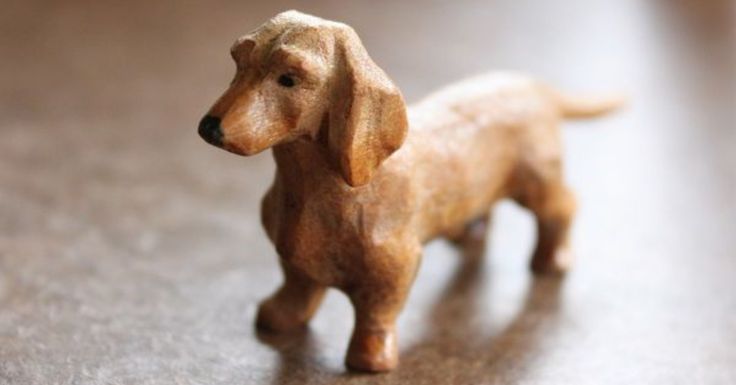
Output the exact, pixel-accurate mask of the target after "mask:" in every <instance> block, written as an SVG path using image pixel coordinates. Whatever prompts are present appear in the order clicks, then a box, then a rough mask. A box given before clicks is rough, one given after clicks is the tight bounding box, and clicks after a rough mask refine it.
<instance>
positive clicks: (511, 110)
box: [199, 11, 621, 371]
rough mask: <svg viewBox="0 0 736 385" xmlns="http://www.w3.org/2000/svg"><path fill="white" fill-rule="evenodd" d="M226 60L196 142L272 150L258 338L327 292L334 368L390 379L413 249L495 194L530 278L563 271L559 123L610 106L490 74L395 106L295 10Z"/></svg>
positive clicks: (475, 214) (248, 151) (336, 26)
mask: <svg viewBox="0 0 736 385" xmlns="http://www.w3.org/2000/svg"><path fill="white" fill-rule="evenodd" d="M231 53H232V57H233V59H234V60H235V63H236V64H237V72H236V74H235V78H234V79H233V81H232V83H231V84H230V87H229V88H228V89H227V91H225V93H224V94H223V95H222V96H221V97H220V98H219V99H218V100H217V102H216V103H215V104H214V106H213V107H212V108H211V109H210V110H209V112H208V113H207V115H206V116H205V117H204V118H203V119H202V120H201V122H200V124H199V134H200V136H201V137H202V138H203V139H204V140H205V141H207V142H208V143H210V144H213V145H215V146H217V147H221V148H223V149H225V150H227V151H230V152H233V153H236V154H239V155H253V154H256V153H259V152H261V151H263V150H266V149H268V148H273V156H274V159H275V161H276V166H277V167H276V176H275V180H274V182H273V185H272V186H271V188H270V189H269V190H268V192H267V193H266V195H265V197H264V198H263V202H262V206H261V217H262V222H263V226H264V228H265V229H266V233H267V234H268V237H269V238H270V239H271V241H272V242H273V244H274V245H275V247H276V251H277V252H278V255H279V258H280V264H281V267H282V269H283V273H284V283H283V284H282V285H281V287H280V288H279V289H278V290H276V292H275V293H274V294H273V295H272V296H271V297H269V298H268V299H266V300H265V301H264V302H262V303H261V305H260V307H259V310H258V316H257V325H258V327H259V328H261V329H265V330H270V331H275V332H281V331H286V330H290V329H294V328H298V327H300V326H303V325H305V324H306V323H307V322H308V321H309V319H310V318H311V317H312V315H313V314H314V312H315V311H316V310H317V308H318V306H319V305H320V302H321V301H322V298H323V296H324V294H325V290H326V289H327V288H328V287H335V288H338V289H339V290H341V291H343V292H344V293H345V294H346V295H347V296H348V297H349V298H350V301H351V303H352V305H353V306H354V308H355V328H354V331H353V335H352V339H351V341H350V345H349V348H348V352H347V358H346V364H347V365H348V366H349V367H350V368H353V369H357V370H364V371H387V370H391V369H393V368H395V367H396V366H397V364H398V349H397V339H396V338H397V337H396V326H395V323H396V318H397V316H398V315H399V312H400V311H401V309H402V307H403V305H404V301H405V300H406V297H407V294H408V292H409V288H410V287H411V285H412V281H413V280H414V276H415V274H416V272H417V268H418V266H419V261H420V259H421V254H422V244H423V243H425V242H427V241H428V240H430V239H433V238H436V237H447V238H449V239H451V240H462V239H463V238H464V237H465V236H466V235H467V232H468V231H469V225H470V224H471V223H473V222H476V221H478V220H485V219H486V218H487V216H488V215H489V211H490V208H491V206H492V205H493V204H494V203H495V202H496V201H498V200H499V199H501V198H504V197H510V198H512V199H514V200H515V201H516V202H518V203H519V204H521V205H522V206H524V207H526V208H528V209H529V210H531V211H532V212H533V213H534V215H535V216H536V222H537V231H538V240H537V244H536V248H535V250H534V254H533V257H532V262H531V268H532V270H533V271H534V272H536V273H559V272H562V271H564V270H565V269H566V268H567V267H568V266H569V263H570V254H569V252H568V248H567V246H568V240H567V238H568V233H569V229H570V223H571V219H572V216H573V213H574V211H575V199H574V197H573V194H572V193H571V192H570V189H569V188H568V187H567V186H566V185H565V183H564V181H563V175H562V165H561V152H562V151H561V145H560V133H559V128H558V125H559V122H560V120H562V119H563V118H578V117H593V116H598V115H602V114H604V113H607V112H609V111H612V110H614V109H615V108H617V107H618V106H619V105H620V103H621V100H620V99H619V98H615V97H609V98H599V99H576V98H571V97H567V96H563V95H562V94H560V93H558V92H555V91H554V90H552V89H551V88H548V87H546V86H544V85H542V84H540V83H538V82H536V81H534V80H531V79H529V78H527V77H524V76H521V75H517V74H510V73H498V74H488V75H484V76H480V77H476V78H471V79H469V80H465V81H463V82H460V83H456V84H453V85H451V86H449V87H447V88H444V89H442V90H440V91H438V92H436V93H434V94H432V95H430V96H429V97H427V98H425V99H424V100H422V101H420V102H419V103H417V104H415V105H413V106H412V107H411V108H410V109H407V107H406V104H405V103H404V99H403V97H402V95H401V92H400V91H399V89H398V88H397V87H396V85H395V84H394V83H393V82H392V81H391V79H389V77H388V76H386V74H385V73H384V72H383V71H382V70H381V69H380V68H379V67H378V66H377V65H376V64H375V63H374V62H373V61H372V60H371V58H370V57H369V56H368V54H367V53H366V50H365V49H364V48H363V45H362V44H361V41H360V39H359V38H358V36H357V34H356V33H355V31H354V30H353V29H352V28H351V27H349V26H347V25H345V24H341V23H337V22H332V21H327V20H323V19H320V18H317V17H314V16H309V15H306V14H303V13H299V12H296V11H288V12H284V13H281V14H279V15H277V16H276V17H274V18H272V19H271V20H269V21H268V22H267V23H265V24H264V25H262V26H261V27H260V28H258V29H256V30H255V31H253V32H251V33H250V34H248V35H245V36H243V37H241V38H239V39H238V40H237V41H236V42H235V44H234V45H233V46H232V49H231Z"/></svg>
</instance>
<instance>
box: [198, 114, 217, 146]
mask: <svg viewBox="0 0 736 385" xmlns="http://www.w3.org/2000/svg"><path fill="white" fill-rule="evenodd" d="M199 136H201V137H202V139H204V141H205V142H207V143H209V144H211V145H214V146H221V145H222V130H220V118H216V117H214V116H210V115H205V116H204V118H202V120H201V121H200V122H199Z"/></svg>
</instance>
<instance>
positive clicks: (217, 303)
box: [0, 0, 736, 384]
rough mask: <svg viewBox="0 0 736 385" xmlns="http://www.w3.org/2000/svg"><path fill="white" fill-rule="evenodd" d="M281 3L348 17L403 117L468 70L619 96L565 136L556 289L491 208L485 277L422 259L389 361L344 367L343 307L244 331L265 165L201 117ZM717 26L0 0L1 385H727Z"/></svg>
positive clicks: (730, 283)
mask: <svg viewBox="0 0 736 385" xmlns="http://www.w3.org/2000/svg"><path fill="white" fill-rule="evenodd" d="M288 8H298V9H301V10H303V11H306V12H310V13H313V14H317V15H320V16H324V17H327V18H331V19H336V20H342V21H345V22H347V23H349V24H351V25H352V26H353V27H355V29H356V30H357V31H358V33H359V34H360V35H361V36H362V38H363V41H364V43H365V45H366V47H367V49H368V51H369V52H370V53H371V55H372V56H373V58H374V59H375V60H376V62H377V63H378V64H379V65H381V66H382V67H383V68H384V70H385V71H386V72H387V73H388V74H389V75H390V76H392V77H393V79H394V80H395V81H396V83H397V84H398V85H399V87H401V88H402V89H403V91H404V93H405V95H406V96H407V99H408V100H410V101H411V100H416V99H417V98H418V97H420V96H421V95H424V94H425V93H427V92H429V91H431V90H432V89H434V88H436V87H438V86H440V85H443V84H445V83H447V82H450V81H452V80H455V79H457V78H460V77H463V76H466V75H470V74H474V73H478V72H482V71H485V70H487V69H517V70H523V71H526V72H529V73H532V74H534V75H536V76H538V77H540V78H542V79H546V80H547V81H548V82H550V83H552V84H555V85H557V86H558V87H559V88H562V89H566V90H570V91H581V92H582V91H596V90H603V91H605V90H609V89H618V90H624V91H628V92H629V93H630V95H631V97H632V104H631V106H630V107H629V109H628V110H627V111H625V112H624V113H622V114H620V115H618V116H617V117H613V118H608V119H603V120H600V121H598V122H585V123H575V124H569V125H568V127H567V128H566V129H565V144H566V152H567V154H566V157H567V158H566V159H567V164H566V167H567V171H568V178H569V181H570V183H571V185H572V186H573V187H574V188H575V190H576V191H577V193H578V197H579V200H580V211H579V216H578V221H577V223H576V228H575V231H574V234H573V245H574V248H575V250H576V251H577V255H578V260H577V262H576V265H575V266H574V268H573V270H572V272H571V274H570V275H569V276H568V277H567V278H566V279H565V280H563V281H555V280H550V279H546V280H538V281H536V282H535V281H534V280H533V279H532V277H531V275H530V274H529V273H528V271H527V263H528V254H529V252H530V248H531V247H532V244H533V242H532V240H533V236H534V235H533V229H532V221H531V217H530V216H529V214H527V213H526V212H524V211H522V210H520V209H518V208H516V207H515V206H513V205H512V204H503V205H501V206H499V207H498V208H497V209H496V211H495V224H494V230H493V239H492V242H491V243H490V244H489V245H488V247H487V250H486V251H487V252H486V256H485V257H486V258H485V260H483V261H482V262H481V263H480V265H479V266H470V265H463V263H462V261H463V259H462V258H461V256H460V255H459V253H458V252H457V251H456V250H455V249H453V248H451V247H450V246H449V245H448V244H446V243H445V242H444V241H440V242H435V243H432V244H430V245H429V247H427V248H426V249H425V253H424V261H423V264H422V267H421V269H420V272H419V276H418V279H417V282H416V284H415V285H414V287H413V289H412V293H411V296H410V299H409V302H408V305H407V307H406V309H405V311H404V313H403V314H402V316H401V318H400V322H399V331H400V335H401V341H400V350H401V359H402V363H401V367H400V368H399V369H398V370H397V371H395V372H393V373H390V374H386V375H379V376H367V375H352V374H349V373H346V372H345V370H344V368H343V363H342V359H343V354H344V351H345V347H346V344H347V341H348V337H349V333H350V328H351V325H352V318H353V315H352V314H351V311H350V307H349V305H348V303H347V300H346V299H345V298H344V297H343V296H342V295H340V294H338V293H337V292H331V293H330V294H328V297H327V300H326V302H325V304H324V306H323V307H322V308H321V309H320V312H319V313H318V314H317V316H316V318H315V319H314V321H313V322H312V325H311V328H310V329H309V331H307V332H304V333H298V334H296V335H291V336H283V337H273V336H258V335H257V333H255V331H254V329H253V327H252V326H253V317H254V313H255V309H256V304H257V301H258V300H260V299H261V298H263V297H264V296H265V295H267V294H268V293H269V292H270V291H271V290H272V289H273V288H274V287H275V286H276V285H277V284H278V283H279V280H280V273H279V271H278V269H277V263H276V259H275V253H274V251H273V249H272V248H271V246H270V244H269V243H268V241H267V240H266V237H265V235H264V234H263V232H262V230H261V227H260V223H259V221H258V219H257V218H258V202H259V199H260V196H261V195H262V193H263V192H264V191H265V189H266V187H267V185H268V183H269V182H270V179H271V178H272V173H273V163H272V159H271V156H270V154H262V155H259V156H256V157H254V158H240V157H236V156H233V155H231V154H227V153H225V152H222V151H219V150H216V149H214V148H212V147H210V146H207V145H206V144H205V143H204V142H202V141H201V139H199V138H198V137H197V135H196V123H197V121H198V119H199V118H200V117H201V115H202V114H203V113H204V112H205V110H206V109H207V108H208V106H209V104H210V103H211V101H212V100H213V99H214V98H215V97H216V96H217V95H218V94H219V93H220V92H221V90H222V88H223V87H224V86H225V85H226V84H227V82H228V81H229V80H230V76H231V75H232V71H233V67H234V66H233V64H232V63H231V61H230V58H229V55H228V52H227V50H228V48H229V46H230V44H231V43H232V41H233V40H234V38H235V37H237V36H239V35H241V34H243V33H245V32H247V31H248V30H249V29H251V28H253V27H255V26H257V25H259V24H260V23H261V22H263V21H264V20H266V19H267V18H269V17H270V16H272V15H274V14H275V13H277V12H279V11H282V10H284V9H288ZM735 26H736V6H734V3H733V2H730V1H725V0H724V1H718V0H713V1H695V0H693V1H690V2H683V1H633V0H632V1H616V2H614V1H584V0H576V1H554V2H538V1H517V2H453V3H439V2H437V3H426V4H425V3H424V2H422V3H420V2H391V3H390V2H364V3H350V4H343V3H342V2H331V1H315V2H310V3H309V4H308V5H307V4H304V5H300V4H289V3H286V2H281V1H274V2H269V3H267V4H260V5H256V4H248V2H244V1H240V2H226V3H222V4H209V3H208V4H205V3H183V2H163V3H158V4H149V3H148V2H142V1H141V2H138V1H133V2H126V3H120V4H119V5H111V4H107V5H104V4H100V3H99V2H78V3H77V2H64V3H61V2H60V3H58V4H55V5H54V4H42V3H34V2H15V3H9V4H2V12H0V133H2V140H0V384H6V383H7V384H56V383H60V384H67V383H68V384H93V383H121V384H129V383H135V384H154V383H155V384H158V383H165V384H169V383H170V384H250V383H257V384H260V383H263V384H285V383H293V384H303V383H330V384H341V383H375V382H378V383H387V384H393V383H415V384H439V383H453V384H454V383H457V384H481V383H484V384H485V383H487V384H508V383H521V384H530V383H533V384H590V383H596V384H604V383H605V384H621V383H641V384H650V383H672V384H694V383H703V384H733V383H736V280H735V279H734V273H736V237H734V233H735V231H734V230H736V203H735V202H734V201H735V199H734V198H736V155H734V154H735V153H736V152H734V145H736V127H735V126H736V112H735V111H736V30H735V29H734V28H736V27H735Z"/></svg>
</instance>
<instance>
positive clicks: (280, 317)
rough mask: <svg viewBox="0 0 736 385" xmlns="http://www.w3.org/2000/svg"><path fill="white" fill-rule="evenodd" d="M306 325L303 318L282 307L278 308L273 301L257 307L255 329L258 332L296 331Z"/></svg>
mask: <svg viewBox="0 0 736 385" xmlns="http://www.w3.org/2000/svg"><path fill="white" fill-rule="evenodd" d="M305 324H306V321H305V320H304V319H303V317H300V316H299V315H298V314H297V313H295V312H290V311H288V309H286V308H285V307H284V306H280V305H279V304H278V303H277V302H276V301H274V300H273V299H268V300H266V301H263V302H262V303H261V305H260V306H259V307H258V315H257V316H256V327H257V328H258V329H260V330H265V331H271V332H286V331H290V330H294V329H297V328H299V327H302V326H304V325H305Z"/></svg>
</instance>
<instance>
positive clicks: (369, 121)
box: [328, 28, 408, 187]
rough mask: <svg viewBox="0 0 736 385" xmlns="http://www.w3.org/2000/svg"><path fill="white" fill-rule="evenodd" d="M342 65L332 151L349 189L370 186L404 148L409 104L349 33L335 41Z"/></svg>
mask: <svg viewBox="0 0 736 385" xmlns="http://www.w3.org/2000/svg"><path fill="white" fill-rule="evenodd" d="M336 43H337V47H336V48H337V51H338V55H339V56H341V57H342V63H341V64H342V65H338V66H337V70H336V71H338V73H337V74H336V78H335V79H334V81H335V84H336V87H335V90H336V92H335V93H334V95H333V100H332V102H331V108H330V111H329V130H328V147H329V150H330V155H331V156H332V157H333V161H335V162H336V163H337V165H338V168H339V170H340V173H341V174H342V177H343V178H344V179H345V181H346V182H347V183H348V184H349V185H350V186H354V187H355V186H361V185H364V184H366V183H368V181H370V179H371V177H372V176H373V173H374V171H375V170H376V168H378V167H379V166H380V165H381V163H382V162H383V161H384V160H385V159H386V158H388V157H389V155H391V154H392V153H393V152H394V151H396V150H397V149H398V148H399V147H401V144H402V143H403V142H404V138H405V137H406V133H407V130H408V123H407V117H406V104H405V103H404V99H403V97H402V96H401V92H399V89H398V88H397V87H396V85H394V84H393V82H392V81H391V79H389V78H388V76H386V74H385V73H384V72H383V71H382V70H381V69H380V68H379V67H378V66H377V65H376V64H375V63H374V62H373V60H371V58H370V57H369V56H368V53H367V52H366V50H365V48H363V45H362V44H361V42H360V39H359V38H358V36H357V34H356V33H355V32H354V31H353V30H352V29H349V28H347V30H346V31H344V33H342V34H340V36H339V38H338V39H337V41H336Z"/></svg>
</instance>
